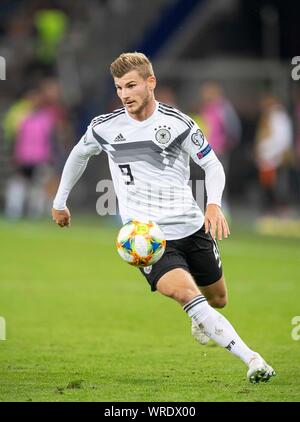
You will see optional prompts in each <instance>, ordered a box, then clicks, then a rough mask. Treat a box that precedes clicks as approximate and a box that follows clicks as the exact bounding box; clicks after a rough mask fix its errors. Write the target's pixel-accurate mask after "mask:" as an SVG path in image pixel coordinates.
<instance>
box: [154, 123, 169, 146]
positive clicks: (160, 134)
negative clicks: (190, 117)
mask: <svg viewBox="0 0 300 422" xmlns="http://www.w3.org/2000/svg"><path fill="white" fill-rule="evenodd" d="M169 129H171V128H170V127H168V128H167V126H163V127H161V126H159V127H158V128H155V130H156V131H157V132H156V133H155V139H156V140H157V142H159V143H160V144H163V145H164V144H167V143H168V142H169V141H170V139H171V132H170V131H169Z"/></svg>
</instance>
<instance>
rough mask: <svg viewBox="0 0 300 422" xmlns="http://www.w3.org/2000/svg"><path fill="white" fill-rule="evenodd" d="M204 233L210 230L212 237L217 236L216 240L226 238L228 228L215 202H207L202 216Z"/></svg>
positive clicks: (228, 233)
mask: <svg viewBox="0 0 300 422" xmlns="http://www.w3.org/2000/svg"><path fill="white" fill-rule="evenodd" d="M204 225H205V233H208V232H210V234H211V236H212V238H213V239H215V238H216V235H217V236H218V240H222V238H223V237H224V238H227V237H228V236H229V235H230V230H229V227H228V224H227V221H226V218H225V217H224V215H223V213H222V211H221V208H220V207H219V206H218V205H216V204H208V205H207V207H206V212H205V216H204Z"/></svg>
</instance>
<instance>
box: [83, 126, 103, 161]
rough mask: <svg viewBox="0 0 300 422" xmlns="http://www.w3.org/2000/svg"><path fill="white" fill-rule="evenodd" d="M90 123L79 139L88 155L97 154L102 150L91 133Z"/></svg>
mask: <svg viewBox="0 0 300 422" xmlns="http://www.w3.org/2000/svg"><path fill="white" fill-rule="evenodd" d="M92 127H93V125H92V123H91V124H90V125H89V126H88V127H87V130H86V132H85V134H84V135H83V136H82V138H81V139H80V141H79V143H80V144H82V145H83V147H84V149H85V152H86V153H87V154H88V155H98V154H100V152H101V151H102V147H101V145H100V144H99V142H98V141H97V140H96V139H95V137H94V134H93V129H92Z"/></svg>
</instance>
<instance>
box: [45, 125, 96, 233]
mask: <svg viewBox="0 0 300 422" xmlns="http://www.w3.org/2000/svg"><path fill="white" fill-rule="evenodd" d="M101 150H102V148H101V146H100V145H99V143H98V142H97V141H96V140H95V139H94V137H93V135H92V130H91V126H89V127H88V130H87V132H86V134H85V135H84V136H83V137H82V138H81V140H80V141H79V142H78V144H77V145H75V147H74V148H73V150H72V151H71V153H70V155H69V157H68V159H67V161H66V164H65V166H64V169H63V172H62V176H61V180H60V184H59V187H58V191H57V193H56V196H55V199H54V201H53V208H52V218H53V220H54V221H55V222H56V224H58V225H59V226H60V227H68V226H69V225H70V221H71V215H70V211H69V209H68V208H67V206H66V203H67V199H68V197H69V194H70V192H71V190H72V188H73V187H74V185H75V184H76V183H77V181H78V180H79V179H80V177H81V176H82V174H83V172H84V170H85V168H86V166H87V163H88V161H89V159H90V157H91V156H92V155H98V154H100V152H101Z"/></svg>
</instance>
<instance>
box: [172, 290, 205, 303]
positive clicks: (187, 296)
mask: <svg viewBox="0 0 300 422" xmlns="http://www.w3.org/2000/svg"><path fill="white" fill-rule="evenodd" d="M199 294H200V292H199V291H198V290H196V289H193V288H185V289H174V291H173V292H172V296H171V297H172V298H173V299H175V300H176V301H177V302H179V303H181V304H182V305H185V304H186V303H187V302H189V301H190V300H192V299H193V298H194V297H195V296H197V295H199Z"/></svg>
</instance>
